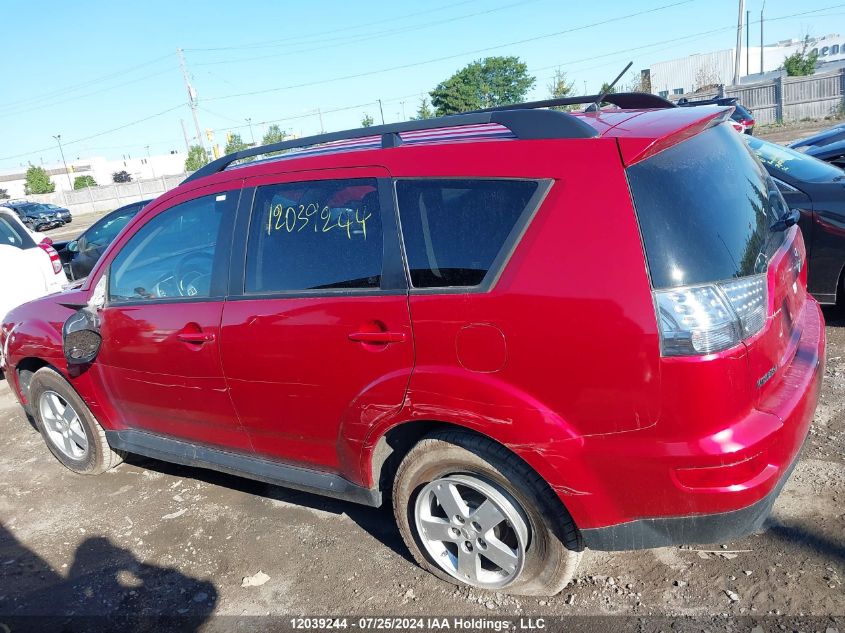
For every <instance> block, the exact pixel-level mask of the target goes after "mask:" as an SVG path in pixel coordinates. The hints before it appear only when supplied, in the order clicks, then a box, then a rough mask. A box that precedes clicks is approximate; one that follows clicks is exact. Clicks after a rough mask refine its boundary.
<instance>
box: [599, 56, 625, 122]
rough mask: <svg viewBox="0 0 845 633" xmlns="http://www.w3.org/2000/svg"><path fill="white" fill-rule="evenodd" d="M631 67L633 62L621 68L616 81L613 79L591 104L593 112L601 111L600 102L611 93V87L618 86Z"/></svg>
mask: <svg viewBox="0 0 845 633" xmlns="http://www.w3.org/2000/svg"><path fill="white" fill-rule="evenodd" d="M633 65H634V62H633V61H630V62H628V65H627V66H625V68H623V69H622V72H621V73H619V74H618V75H617V76H616V79H614V80H613V83H611V84H610V85H609V86H608V87H607V90H605V91H604V92H603V93H601V94H600V95H599V98H598V99H596V102H595V103H594V104H593V105H594V106H595V110H596V112H598V111H599V110H601V102H602V101H604V98H605V97H606V96H607V95H609V94H610V93H611V92H612V91H613V86H615V85H616V84H618V83H619V80H620V79H622V75H624V74H625V73H626V72H628V69H629V68H630V67H631V66H633Z"/></svg>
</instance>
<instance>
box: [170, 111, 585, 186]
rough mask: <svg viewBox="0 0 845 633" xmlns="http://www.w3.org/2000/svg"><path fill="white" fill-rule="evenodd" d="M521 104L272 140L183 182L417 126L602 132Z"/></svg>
mask: <svg viewBox="0 0 845 633" xmlns="http://www.w3.org/2000/svg"><path fill="white" fill-rule="evenodd" d="M519 105H521V104H518V105H517V106H513V107H512V106H506V107H503V108H498V109H495V110H491V111H485V112H468V113H465V114H453V115H449V116H443V117H436V118H433V119H423V120H419V121H404V122H402V123H390V124H388V125H376V126H372V127H365V128H359V129H355V130H345V131H343V132H329V133H328V134H319V135H317V136H308V137H304V138H299V139H294V140H290V141H281V142H279V143H271V144H270V145H262V146H259V147H250V148H247V149H243V150H241V151H239V152H235V153H234V154H228V155H226V156H223V157H221V158H218V159H217V160H213V161H211V162H210V163H208V164H207V165H205V166H204V167H201V168H200V169H198V170H197V171H195V172H194V173H193V174H191V175H190V176H188V177H187V178H185V180H183V181H182V183H183V184H184V183H186V182H190V181H192V180H196V179H197V178H202V177H204V176H208V175H210V174H216V173H218V172H221V171H224V170H225V169H226V168H227V167H228V166H229V165H231V164H232V163H234V162H235V161H238V160H241V159H244V158H252V157H253V156H261V155H263V154H269V153H270V152H278V151H281V150H286V149H299V148H303V147H309V146H312V145H320V144H323V143H331V142H333V141H345V140H351V139H356V138H366V137H371V136H381V146H382V148H390V147H398V146H400V145H402V139H401V137H400V136H399V134H400V133H402V132H415V131H417V130H432V129H439V128H450V127H460V126H463V125H484V124H488V123H497V124H499V125H501V126H503V127H506V128H508V129H509V130H510V131H511V132H512V133H513V134H514V136H516V137H517V138H518V139H521V140H532V139H559V138H592V137H595V136H598V132H597V131H596V130H595V129H594V128H593V127H592V126H591V125H589V124H587V123H585V122H584V121H582V120H580V119H579V118H577V117H574V116H571V115H569V114H567V113H565V112H557V111H555V110H532V111H525V109H524V108H520V107H519Z"/></svg>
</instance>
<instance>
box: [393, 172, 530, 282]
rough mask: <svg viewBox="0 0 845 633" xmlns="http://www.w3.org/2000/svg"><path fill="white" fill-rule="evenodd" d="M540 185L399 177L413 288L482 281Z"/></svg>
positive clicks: (398, 184)
mask: <svg viewBox="0 0 845 633" xmlns="http://www.w3.org/2000/svg"><path fill="white" fill-rule="evenodd" d="M537 187H538V183H536V182H534V181H525V180H434V179H432V180H400V181H398V182H397V183H396V196H397V200H398V202H399V216H400V218H401V220H402V237H403V239H404V242H405V253H406V257H407V260H408V268H409V269H410V272H411V283H412V284H413V286H414V287H415V288H440V287H446V286H477V285H479V284H481V282H482V281H483V280H484V278H485V276H486V275H487V273H488V271H489V270H490V268H491V266H493V263H494V261H495V259H496V257H497V256H498V255H499V253H500V252H501V251H502V250H503V248H504V246H505V244H506V242H507V241H508V237H509V236H510V235H511V233H512V231H513V230H514V227H515V226H516V225H517V221H518V220H519V218H520V216H521V215H522V214H523V213H524V212H525V210H526V207H527V205H528V202H529V201H530V200H531V196H532V195H534V192H535V191H537Z"/></svg>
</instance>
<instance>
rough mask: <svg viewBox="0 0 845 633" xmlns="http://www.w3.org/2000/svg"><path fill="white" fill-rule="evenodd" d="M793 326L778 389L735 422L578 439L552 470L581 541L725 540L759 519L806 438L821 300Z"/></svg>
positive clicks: (636, 544)
mask: <svg viewBox="0 0 845 633" xmlns="http://www.w3.org/2000/svg"><path fill="white" fill-rule="evenodd" d="M797 323H798V324H799V326H800V327H801V331H802V334H801V338H800V341H799V343H798V346H797V349H796V352H795V355H794V357H793V358H792V360H791V361H790V362H789V364H788V365H785V366H783V367H782V368H781V370H780V372H779V386H778V388H777V389H774V390H771V391H770V392H769V393H768V394H767V397H766V398H765V399H764V400H763V401H761V402H760V403H759V404H758V407H757V408H753V409H751V410H750V411H749V412H748V413H746V414H744V415H742V416H741V417H740V418H739V419H736V420H731V421H730V422H729V423H728V424H725V425H724V426H722V427H720V428H717V429H713V430H711V431H709V432H708V433H707V434H705V435H703V436H698V435H691V436H689V437H683V436H677V435H675V436H674V437H673V438H672V439H671V440H667V439H665V438H664V437H663V436H662V433H661V429H660V426H661V424H660V423H658V424H657V425H656V426H654V427H651V428H649V429H644V430H642V431H638V432H633V433H618V434H613V435H606V436H596V437H593V438H584V439H583V445H582V446H581V448H580V452H581V454H580V455H579V456H578V458H577V459H573V457H575V456H574V455H572V454H569V455H567V456H565V457H563V456H562V459H561V461H560V462H558V463H557V464H556V465H555V468H556V470H557V471H558V473H559V474H560V476H561V479H563V475H564V474H565V475H567V479H566V481H567V487H566V488H564V487H562V486H560V487H555V489H556V491H557V492H558V495H559V497H560V499H561V501H562V502H563V503H564V505H566V506H567V508H568V509H569V510H570V513H571V514H572V517H573V519H574V520H575V522H576V524H577V525H578V527H579V528H580V530H581V533H582V535H583V538H584V542H585V544H586V545H587V547H590V548H592V549H599V550H622V549H636V548H645V547H661V546H669V545H679V544H684V543H689V544H692V543H713V542H724V541H726V540H729V539H733V538H737V537H739V536H742V535H744V534H748V533H749V532H752V531H754V530H755V529H757V528H759V527H760V526H761V525H762V524H763V522H764V521H765V519H766V517H767V516H768V514H769V512H770V511H771V508H772V505H773V504H774V501H775V499H776V497H777V495H778V493H779V492H780V490H781V488H782V487H783V486H784V484H785V483H786V480H787V479H788V477H789V474H790V472H791V470H792V468H794V466H795V463H796V461H797V456H798V454H799V452H800V450H801V447H802V445H803V443H804V440H805V438H806V437H807V433H808V432H809V428H810V422H811V420H812V418H813V415H814V413H815V409H816V403H817V402H818V396H819V391H820V388H821V383H822V376H823V373H824V353H825V331H824V319H823V317H822V314H821V309H820V308H819V305H818V304H817V303H816V302H815V301H813V300H812V299H809V298H808V300H807V303H806V305H805V309H804V310H803V311H802V315H801V317H800V319H799V320H798V321H797ZM717 397H719V398H730V397H731V393H730V392H726V393H720V394H718V396H717ZM682 423H683V420H681V421H680V422H677V423H673V424H672V426H673V427H674V428H675V430H677V428H678V426H679V425H680V424H682ZM587 471H589V472H587ZM576 474H577V475H581V476H580V477H576ZM568 475H572V477H569V476H568Z"/></svg>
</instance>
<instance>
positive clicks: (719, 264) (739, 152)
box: [628, 124, 787, 288]
mask: <svg viewBox="0 0 845 633" xmlns="http://www.w3.org/2000/svg"><path fill="white" fill-rule="evenodd" d="M742 136H744V135H740V134H737V133H736V132H735V131H734V130H733V129H732V128H731V127H730V126H728V125H725V124H723V125H717V126H715V127H713V128H710V129H708V130H705V131H704V132H702V133H700V134H697V135H695V136H693V137H692V138H690V139H689V140H686V141H683V142H682V143H679V144H677V145H675V146H673V147H670V148H669V149H667V150H664V151H662V152H660V153H659V154H657V155H655V156H652V157H651V158H649V159H647V160H644V161H642V162H641V163H637V164H636V165H633V166H631V167H629V168H628V181H629V183H630V187H631V193H632V194H633V199H634V205H635V207H636V210H637V218H638V219H639V223H640V231H641V233H642V238H643V244H644V246H645V252H646V258H647V260H648V266H649V272H650V274H651V280H652V284H653V286H654V287H655V288H672V287H677V286H686V285H692V284H701V283H709V282H713V281H722V280H726V279H731V278H734V277H746V276H749V275H753V274H756V273H761V272H764V271H765V270H766V268H767V266H768V261H769V257H770V256H771V255H772V254H773V253H774V251H775V250H776V249H777V247H778V246H779V245H780V243H781V242H782V240H783V235H784V233H783V232H782V231H780V232H776V231H772V230H771V229H770V227H771V225H772V224H773V223H774V222H775V221H776V220H777V219H778V218H780V217H781V216H782V215H783V214H784V213H785V211H786V209H787V208H786V204H785V203H784V201H783V197H782V196H781V195H780V192H779V191H778V190H777V187H776V186H775V184H774V182H773V181H772V179H771V177H769V175H768V174H767V173H766V171H765V169H763V167H762V166H761V165H760V163H759V162H758V161H756V160H754V157H753V155H752V154H751V152H750V151H749V150H748V148H747V147H746V146H745V145H744V144H743V141H742Z"/></svg>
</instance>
